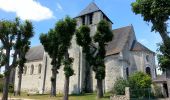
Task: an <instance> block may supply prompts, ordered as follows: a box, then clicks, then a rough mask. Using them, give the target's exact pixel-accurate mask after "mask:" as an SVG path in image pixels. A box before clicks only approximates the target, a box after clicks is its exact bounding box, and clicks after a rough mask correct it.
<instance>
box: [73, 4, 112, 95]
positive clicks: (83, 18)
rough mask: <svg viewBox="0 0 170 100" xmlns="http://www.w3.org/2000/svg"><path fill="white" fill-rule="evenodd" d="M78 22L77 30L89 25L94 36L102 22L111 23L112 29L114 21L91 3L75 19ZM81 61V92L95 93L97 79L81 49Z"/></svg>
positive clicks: (91, 34)
mask: <svg viewBox="0 0 170 100" xmlns="http://www.w3.org/2000/svg"><path fill="white" fill-rule="evenodd" d="M75 19H76V21H77V28H79V27H80V26H82V25H87V26H88V27H89V28H90V36H94V34H95V33H96V31H97V25H98V23H99V22H100V21H101V20H106V21H108V22H109V25H110V28H112V24H113V23H112V21H111V20H110V19H109V18H108V17H107V16H106V15H105V14H104V12H103V11H102V10H100V9H99V7H98V6H97V5H96V4H95V3H94V2H91V3H90V4H89V5H88V6H87V7H86V8H85V9H84V10H82V11H81V12H80V13H79V14H78V16H76V17H75ZM80 52H81V55H80V56H81V60H80V63H81V64H80V91H81V92H86V93H89V92H93V91H94V90H95V88H94V87H95V85H96V84H95V82H94V81H95V78H94V75H93V71H92V68H91V67H90V66H89V65H88V63H87V62H86V61H85V56H84V53H83V52H82V49H81V51H80Z"/></svg>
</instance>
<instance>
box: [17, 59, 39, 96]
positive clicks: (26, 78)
mask: <svg viewBox="0 0 170 100" xmlns="http://www.w3.org/2000/svg"><path fill="white" fill-rule="evenodd" d="M40 64H41V65H42V61H34V62H27V63H26V64H25V67H27V70H26V73H24V74H23V75H22V82H21V91H23V92H28V91H34V92H37V93H38V92H39V90H40V88H41V87H40V86H41V85H40V84H41V82H40V81H41V78H42V77H41V74H42V73H39V72H38V66H39V65H40ZM32 65H33V66H34V71H33V73H31V66H32ZM24 72H25V69H24ZM17 86H18V68H16V74H15V84H14V89H15V90H16V89H17Z"/></svg>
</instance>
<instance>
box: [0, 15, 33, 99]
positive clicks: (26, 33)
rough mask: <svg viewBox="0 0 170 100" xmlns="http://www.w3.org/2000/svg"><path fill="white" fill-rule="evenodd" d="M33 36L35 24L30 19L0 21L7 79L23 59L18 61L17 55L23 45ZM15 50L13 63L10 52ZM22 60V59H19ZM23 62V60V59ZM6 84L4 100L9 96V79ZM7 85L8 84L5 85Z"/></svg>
mask: <svg viewBox="0 0 170 100" xmlns="http://www.w3.org/2000/svg"><path fill="white" fill-rule="evenodd" d="M32 36H33V26H32V23H31V22H30V21H24V22H23V23H21V22H20V20H19V18H16V19H15V20H14V21H9V20H1V21H0V40H1V42H2V46H1V48H2V50H5V51H6V52H5V60H4V62H5V63H4V64H3V65H5V73H4V75H5V79H7V80H9V79H8V78H9V75H10V72H11V70H12V69H13V68H15V67H16V66H17V65H18V63H21V61H17V56H18V55H19V54H23V53H21V51H22V47H24V46H25V44H28V42H29V39H30V38H31V37H32ZM12 49H13V50H14V54H13V57H12V64H10V52H11V50H12ZM19 60H21V59H19ZM22 62H23V61H22ZM5 82H6V83H5V84H4V92H3V93H4V94H3V98H2V99H3V100H6V99H7V98H8V95H7V94H8V89H7V88H6V87H7V86H8V85H9V81H5ZM5 85H7V86H5Z"/></svg>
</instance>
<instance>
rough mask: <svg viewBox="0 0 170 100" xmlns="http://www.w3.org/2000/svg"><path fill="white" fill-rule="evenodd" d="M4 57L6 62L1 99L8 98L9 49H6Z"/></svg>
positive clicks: (5, 99) (6, 99)
mask: <svg viewBox="0 0 170 100" xmlns="http://www.w3.org/2000/svg"><path fill="white" fill-rule="evenodd" d="M6 57H7V62H6V65H5V78H4V86H3V96H2V100H8V87H9V78H10V66H9V62H10V61H9V58H10V49H6Z"/></svg>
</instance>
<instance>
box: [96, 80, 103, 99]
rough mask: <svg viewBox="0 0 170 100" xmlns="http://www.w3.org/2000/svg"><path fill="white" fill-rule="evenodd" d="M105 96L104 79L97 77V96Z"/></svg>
mask: <svg viewBox="0 0 170 100" xmlns="http://www.w3.org/2000/svg"><path fill="white" fill-rule="evenodd" d="M102 97H103V82H102V80H99V79H97V98H98V99H99V98H102Z"/></svg>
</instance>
